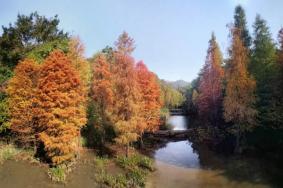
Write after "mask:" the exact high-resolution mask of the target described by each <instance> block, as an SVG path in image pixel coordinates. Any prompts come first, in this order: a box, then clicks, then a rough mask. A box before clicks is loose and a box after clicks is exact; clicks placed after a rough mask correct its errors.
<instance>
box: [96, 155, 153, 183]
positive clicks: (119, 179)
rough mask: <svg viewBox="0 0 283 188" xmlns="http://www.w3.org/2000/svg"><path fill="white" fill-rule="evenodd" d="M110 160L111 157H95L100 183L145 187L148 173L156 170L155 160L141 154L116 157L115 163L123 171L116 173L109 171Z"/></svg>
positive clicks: (97, 176)
mask: <svg viewBox="0 0 283 188" xmlns="http://www.w3.org/2000/svg"><path fill="white" fill-rule="evenodd" d="M110 162H111V161H110V159H105V158H97V159H95V164H96V168H97V173H96V175H95V179H96V181H97V182H98V183H100V184H104V185H107V186H109V187H114V188H122V187H144V186H145V182H146V177H147V175H148V174H149V172H151V171H153V170H154V167H153V161H152V160H151V159H150V158H148V157H146V156H143V155H140V154H133V155H131V156H129V157H128V158H127V157H125V156H119V157H117V158H116V159H114V162H115V164H116V165H117V166H118V167H120V168H121V169H122V171H123V172H120V173H118V174H115V175H113V174H109V173H108V172H107V165H108V164H109V163H110Z"/></svg>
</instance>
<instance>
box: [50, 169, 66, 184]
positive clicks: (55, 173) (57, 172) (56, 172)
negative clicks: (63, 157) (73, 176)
mask: <svg viewBox="0 0 283 188" xmlns="http://www.w3.org/2000/svg"><path fill="white" fill-rule="evenodd" d="M48 176H49V177H50V178H51V180H52V181H56V182H65V180H66V168H65V167H63V166H56V167H53V168H49V169H48Z"/></svg>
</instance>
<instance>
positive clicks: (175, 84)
mask: <svg viewBox="0 0 283 188" xmlns="http://www.w3.org/2000/svg"><path fill="white" fill-rule="evenodd" d="M166 82H167V83H168V84H169V85H171V86H172V87H173V88H175V89H182V88H185V87H188V86H189V85H190V82H186V81H184V80H176V81H166Z"/></svg>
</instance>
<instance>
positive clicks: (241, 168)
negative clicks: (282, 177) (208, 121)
mask: <svg viewBox="0 0 283 188" xmlns="http://www.w3.org/2000/svg"><path fill="white" fill-rule="evenodd" d="M168 124H169V125H170V126H171V127H172V129H173V130H186V129H187V127H188V126H189V125H188V120H187V117H185V116H171V117H170V118H169V120H168ZM160 146H161V147H160V148H157V149H156V150H155V153H154V158H155V159H156V168H157V171H156V172H155V173H154V174H153V175H152V176H151V178H150V180H149V181H148V182H147V187H163V188H167V187H168V188H169V187H176V188H177V187H178V188H182V187H184V188H187V187H215V188H216V187H217V188H218V187H231V188H268V187H273V185H272V184H273V183H275V184H277V183H278V185H283V183H280V182H275V181H274V180H273V179H271V178H270V176H269V175H268V173H266V170H267V169H273V167H271V166H266V164H265V163H262V162H261V161H259V160H257V158H245V157H240V156H238V157H237V156H225V155H222V154H220V153H219V154H218V153H215V152H213V151H212V150H210V149H208V148H207V146H205V145H201V144H197V143H195V144H193V143H192V142H190V141H188V140H186V141H178V142H172V141H171V142H168V143H166V144H165V145H160ZM277 176H278V175H277ZM271 182H273V183H272V184H271ZM275 187H276V186H275ZM279 187H282V186H279Z"/></svg>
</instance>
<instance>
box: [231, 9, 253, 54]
mask: <svg viewBox="0 0 283 188" xmlns="http://www.w3.org/2000/svg"><path fill="white" fill-rule="evenodd" d="M234 27H236V28H238V29H239V30H240V31H241V39H242V41H243V43H244V45H245V47H246V48H247V49H249V48H250V46H251V43H252V38H251V36H250V34H249V30H248V28H247V21H246V14H245V10H244V9H243V7H242V6H241V5H238V6H236V8H235V13H234Z"/></svg>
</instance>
